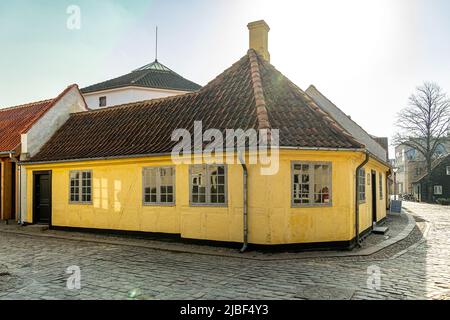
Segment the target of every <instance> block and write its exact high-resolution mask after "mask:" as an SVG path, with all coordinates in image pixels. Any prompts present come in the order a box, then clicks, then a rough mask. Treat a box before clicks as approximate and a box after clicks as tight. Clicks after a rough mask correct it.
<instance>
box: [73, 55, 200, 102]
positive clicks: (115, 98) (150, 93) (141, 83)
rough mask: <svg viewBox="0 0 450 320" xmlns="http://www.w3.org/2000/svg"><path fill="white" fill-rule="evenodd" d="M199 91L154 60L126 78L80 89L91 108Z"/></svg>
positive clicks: (194, 85)
mask: <svg viewBox="0 0 450 320" xmlns="http://www.w3.org/2000/svg"><path fill="white" fill-rule="evenodd" d="M200 88H201V86H199V85H198V84H196V83H194V82H192V81H190V80H187V79H185V78H183V77H182V76H180V75H179V74H177V73H176V72H174V71H172V70H170V69H169V68H167V67H166V66H164V65H163V64H162V63H160V62H158V60H155V61H154V62H152V63H150V64H148V65H145V66H143V67H142V68H139V69H136V70H134V71H132V72H130V73H128V74H126V75H123V76H120V77H118V78H115V79H111V80H108V81H104V82H101V83H98V84H95V85H92V86H89V87H86V88H84V89H81V92H82V93H83V96H84V98H85V100H86V104H87V105H88V107H89V108H90V109H99V108H107V107H113V106H117V105H121V104H126V103H131V102H137V101H143V100H151V99H159V98H165V97H170V96H176V95H180V94H185V93H188V92H192V91H196V90H199V89H200Z"/></svg>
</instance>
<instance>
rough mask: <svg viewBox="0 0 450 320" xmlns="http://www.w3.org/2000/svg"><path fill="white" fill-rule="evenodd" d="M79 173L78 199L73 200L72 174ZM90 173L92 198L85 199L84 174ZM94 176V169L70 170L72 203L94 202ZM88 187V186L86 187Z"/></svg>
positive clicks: (87, 203)
mask: <svg viewBox="0 0 450 320" xmlns="http://www.w3.org/2000/svg"><path fill="white" fill-rule="evenodd" d="M77 173H78V174H79V176H78V179H77V180H78V187H77V188H78V199H79V200H78V201H74V200H72V175H73V174H77ZM84 173H89V174H90V181H91V183H90V186H89V188H90V198H91V199H90V200H89V201H83V180H84V179H83V174H84ZM93 181H94V176H93V172H92V170H71V171H70V172H69V203H70V204H81V205H91V204H92V203H93V197H94V186H93ZM86 188H87V187H86Z"/></svg>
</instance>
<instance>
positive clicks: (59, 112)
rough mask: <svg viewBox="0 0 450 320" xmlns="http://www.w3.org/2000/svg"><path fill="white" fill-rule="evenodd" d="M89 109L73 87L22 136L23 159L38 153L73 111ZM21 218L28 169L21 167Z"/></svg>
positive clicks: (22, 215) (24, 215) (24, 207)
mask: <svg viewBox="0 0 450 320" xmlns="http://www.w3.org/2000/svg"><path fill="white" fill-rule="evenodd" d="M83 111H87V108H86V105H85V103H84V99H83V96H82V95H81V94H80V92H79V90H78V88H77V87H73V88H72V89H71V90H70V91H68V92H67V93H66V94H65V95H64V96H63V97H61V98H60V100H59V101H58V102H57V103H56V104H55V105H54V106H53V107H52V108H50V110H48V111H47V112H46V113H45V114H44V115H43V116H42V117H41V118H40V119H39V120H38V121H37V122H36V123H35V124H34V125H33V126H32V127H31V128H30V130H28V132H26V133H24V134H22V136H21V142H22V144H21V159H20V160H22V161H24V160H27V158H29V157H32V156H34V155H36V153H37V152H39V150H40V149H41V148H42V146H43V145H44V144H45V143H46V142H47V141H48V140H49V139H50V138H51V137H52V136H53V135H54V134H55V133H56V131H57V130H58V129H59V128H60V127H61V126H62V125H63V124H64V123H65V122H66V121H67V120H68V119H69V117H70V114H71V113H77V112H83ZM20 171H21V172H20V177H19V180H20V187H19V189H20V196H19V201H20V219H19V221H21V222H23V221H26V216H27V189H28V186H27V177H26V171H25V170H22V169H21V168H20Z"/></svg>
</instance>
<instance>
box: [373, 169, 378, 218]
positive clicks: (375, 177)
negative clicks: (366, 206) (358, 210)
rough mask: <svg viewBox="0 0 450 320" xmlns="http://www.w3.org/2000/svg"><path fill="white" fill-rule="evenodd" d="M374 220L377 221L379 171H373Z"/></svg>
mask: <svg viewBox="0 0 450 320" xmlns="http://www.w3.org/2000/svg"><path fill="white" fill-rule="evenodd" d="M372 221H373V222H377V173H376V172H375V171H372Z"/></svg>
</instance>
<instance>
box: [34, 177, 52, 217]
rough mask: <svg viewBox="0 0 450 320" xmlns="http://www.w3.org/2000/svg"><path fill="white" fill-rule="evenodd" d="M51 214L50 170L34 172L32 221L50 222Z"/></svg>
mask: <svg viewBox="0 0 450 320" xmlns="http://www.w3.org/2000/svg"><path fill="white" fill-rule="evenodd" d="M51 216H52V175H51V172H42V173H41V172H39V173H35V174H34V222H35V223H46V224H50V222H51Z"/></svg>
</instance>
